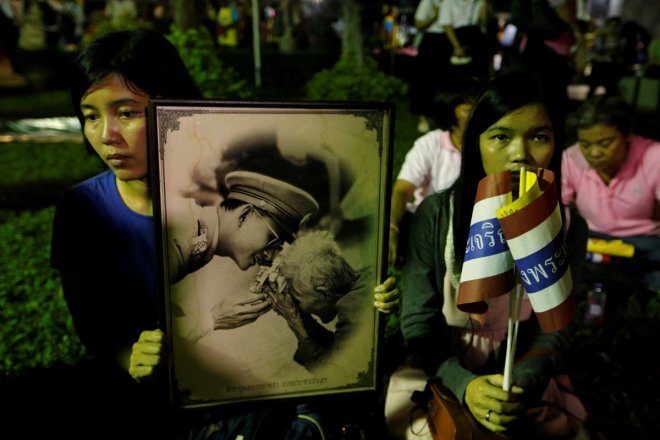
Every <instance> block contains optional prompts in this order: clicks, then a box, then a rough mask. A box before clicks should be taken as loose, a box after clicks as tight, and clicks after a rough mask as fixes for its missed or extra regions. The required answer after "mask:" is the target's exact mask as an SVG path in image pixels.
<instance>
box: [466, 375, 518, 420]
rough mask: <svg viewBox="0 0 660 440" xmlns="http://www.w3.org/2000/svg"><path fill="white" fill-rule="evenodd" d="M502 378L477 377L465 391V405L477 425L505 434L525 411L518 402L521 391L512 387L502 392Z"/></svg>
mask: <svg viewBox="0 0 660 440" xmlns="http://www.w3.org/2000/svg"><path fill="white" fill-rule="evenodd" d="M503 382H504V376H502V375H501V374H492V375H487V376H479V377H477V378H476V379H473V380H472V381H470V383H468V386H467V388H466V389H465V404H466V405H467V407H468V408H469V409H470V412H471V413H472V415H473V416H474V417H475V419H477V421H478V422H479V423H481V424H482V425H484V426H485V427H486V428H488V429H489V430H491V431H493V432H500V433H502V432H506V431H507V430H508V429H509V428H510V426H511V424H512V423H514V422H515V421H516V420H517V419H518V418H519V417H520V416H521V415H522V414H523V411H524V410H525V408H524V405H523V404H522V403H521V402H520V398H521V396H522V393H523V389H522V388H520V387H519V386H516V385H514V386H513V387H511V391H504V390H503V389H502V384H503Z"/></svg>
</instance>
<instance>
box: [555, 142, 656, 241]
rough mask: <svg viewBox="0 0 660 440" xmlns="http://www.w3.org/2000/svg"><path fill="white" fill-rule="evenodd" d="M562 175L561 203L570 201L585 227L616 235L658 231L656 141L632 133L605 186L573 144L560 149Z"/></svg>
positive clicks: (578, 148)
mask: <svg viewBox="0 0 660 440" xmlns="http://www.w3.org/2000/svg"><path fill="white" fill-rule="evenodd" d="M561 178H562V201H563V202H564V204H566V205H568V204H569V203H571V202H574V203H575V206H576V207H577V209H578V210H579V211H580V214H582V216H583V217H584V218H585V220H586V221H587V224H588V225H589V229H590V230H592V231H596V232H601V233H604V234H608V235H612V236H615V237H630V236H633V235H660V218H659V214H658V213H659V212H660V142H657V141H654V140H651V139H646V138H643V137H641V136H632V138H631V140H630V149H629V151H628V155H627V157H626V160H625V162H624V163H623V165H622V166H621V168H620V169H619V171H618V172H617V173H616V175H615V176H614V178H613V179H612V181H611V182H610V184H609V185H607V184H605V182H603V180H602V179H601V178H600V176H598V174H597V173H596V171H595V170H594V169H592V168H591V167H590V166H589V164H588V163H587V161H586V159H585V158H584V156H583V155H582V152H581V151H580V147H579V145H577V144H576V145H573V146H571V147H569V148H568V149H567V150H566V151H564V153H563V158H562V177H561Z"/></svg>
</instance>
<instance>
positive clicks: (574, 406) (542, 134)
mask: <svg viewBox="0 0 660 440" xmlns="http://www.w3.org/2000/svg"><path fill="white" fill-rule="evenodd" d="M553 98H554V97H552V96H548V95H547V94H546V91H545V90H544V89H543V87H542V86H541V85H540V83H539V82H538V81H537V80H536V79H535V78H534V77H532V76H531V75H530V74H527V73H523V72H515V73H509V74H504V75H501V76H499V77H496V78H494V79H493V80H491V81H490V82H489V83H488V85H487V86H486V87H485V88H484V90H482V92H481V93H480V95H479V96H478V97H477V99H476V101H475V103H474V105H473V108H472V111H471V113H470V117H469V119H468V122H467V125H466V128H465V133H464V137H463V148H462V156H463V157H462V169H461V175H460V177H459V179H458V181H457V182H456V184H455V185H454V186H453V187H452V188H451V189H449V190H447V191H444V192H440V193H437V194H434V195H431V196H429V197H428V198H426V199H425V200H424V201H423V202H422V204H421V205H420V206H419V208H418V210H417V211H416V213H415V216H414V218H413V222H412V226H411V235H410V243H409V245H408V249H409V251H408V258H407V265H406V267H405V271H404V277H403V278H404V286H403V294H402V295H401V300H402V305H401V329H402V333H403V336H404V339H405V342H406V346H407V348H408V349H409V354H410V357H409V359H408V361H407V362H406V364H405V365H403V366H402V367H401V368H400V369H399V370H397V371H396V372H395V373H394V374H393V375H392V378H391V380H390V383H389V389H388V393H387V399H386V402H385V417H386V422H387V424H388V427H389V428H390V431H391V433H392V434H393V436H394V437H395V438H415V435H414V434H411V431H415V429H414V427H413V429H412V430H411V429H410V428H411V427H410V426H409V422H410V421H411V420H413V424H414V418H415V417H411V413H410V411H411V410H412V409H413V406H414V403H412V402H410V397H411V394H412V392H413V391H414V390H420V391H421V390H423V389H424V386H425V384H426V382H427V380H428V379H429V378H434V379H436V380H439V381H440V382H441V383H442V384H443V385H444V386H445V387H446V388H448V389H449V390H450V391H451V393H452V394H453V395H454V396H455V397H456V398H457V399H458V401H459V402H461V403H462V405H463V406H464V408H466V409H467V410H468V411H469V413H471V415H472V416H473V417H474V418H475V419H476V420H477V422H478V423H480V424H481V425H482V426H483V428H484V429H487V430H490V431H492V432H496V433H501V434H505V435H509V436H514V437H518V436H520V438H548V437H552V438H573V437H575V436H577V435H579V433H580V432H581V431H583V430H584V428H583V421H584V420H585V419H586V411H585V410H584V407H583V406H582V404H581V403H580V400H579V399H578V398H577V397H575V396H574V395H571V394H568V393H565V392H562V391H561V390H560V387H559V386H558V383H557V382H556V380H555V376H557V375H559V374H560V373H561V371H562V370H561V350H562V347H563V345H564V343H565V339H566V334H567V332H568V331H569V330H568V328H567V327H566V325H565V324H566V323H567V322H568V321H570V318H571V316H565V315H566V314H567V313H568V314H569V315H570V313H571V312H572V311H573V307H572V305H573V303H572V300H573V298H572V295H571V292H570V290H571V276H572V280H573V283H572V285H577V277H578V273H579V266H580V264H581V262H582V261H583V259H584V254H585V249H586V239H587V230H586V225H585V222H584V220H583V219H582V218H581V217H579V216H577V215H576V214H575V213H574V212H569V211H565V210H564V209H563V207H562V206H561V205H560V204H559V202H558V201H557V199H556V196H555V197H553V198H551V199H552V201H553V203H554V205H553V206H555V208H556V209H555V210H554V213H555V214H554V220H553V221H554V224H555V225H557V224H558V225H559V226H556V227H555V232H556V234H555V236H553V237H555V238H554V239H552V240H548V242H547V243H545V244H547V246H541V247H543V249H548V248H550V247H551V245H553V246H554V245H557V246H558V248H559V249H561V250H562V251H563V253H562V252H560V253H557V254H555V253H552V254H550V256H551V257H552V256H554V255H559V254H562V255H566V256H567V258H564V259H562V261H559V260H558V263H560V264H563V265H564V267H563V269H561V270H558V271H557V275H556V278H555V279H553V282H552V283H550V284H551V285H550V288H556V290H557V291H559V295H558V296H557V298H556V299H554V300H553V301H554V303H553V302H552V301H551V306H549V307H550V308H549V309H548V307H546V309H544V310H542V311H539V310H537V309H536V306H535V305H534V302H530V300H529V299H528V298H527V296H528V295H525V297H524V298H523V300H522V303H521V304H520V305H519V306H518V307H517V309H518V310H519V314H520V316H519V322H520V323H519V325H516V329H517V330H516V333H517V338H516V339H514V341H517V343H515V342H514V346H515V347H517V348H515V353H516V355H517V360H516V362H515V365H514V366H513V368H512V370H511V372H510V375H511V384H507V383H506V382H507V380H506V378H505V374H504V373H505V371H504V364H505V358H506V357H507V356H508V355H507V351H509V350H507V346H508V345H509V344H508V343H507V333H510V331H509V330H508V329H509V317H510V315H511V314H510V312H509V309H510V296H511V295H513V292H515V290H516V288H515V287H514V281H516V284H518V285H520V284H521V281H520V277H519V275H520V273H521V271H522V268H523V266H522V265H521V266H520V270H516V268H515V267H514V265H513V264H514V263H513V260H514V259H515V263H516V265H518V263H519V260H518V256H516V255H515V253H514V252H513V251H514V249H515V247H516V246H513V245H512V243H510V242H507V239H508V238H509V237H508V236H507V237H505V235H506V233H507V231H506V230H505V231H504V233H503V232H502V228H500V225H499V224H498V221H497V218H496V217H499V215H497V216H496V212H495V209H492V214H491V215H489V216H488V219H487V220H484V221H483V222H481V223H479V225H483V224H487V225H488V227H489V228H493V230H492V233H490V235H488V236H489V237H493V240H492V243H494V241H495V239H497V240H500V241H501V243H502V246H501V248H502V249H503V252H502V255H505V256H506V258H504V259H505V260H506V259H508V261H509V263H507V264H508V265H507V264H504V263H500V260H502V258H499V257H498V256H497V255H485V254H486V253H488V252H489V251H488V250H484V251H483V252H482V253H483V254H484V255H480V256H479V257H480V258H481V257H483V259H482V260H479V258H477V259H476V260H477V261H476V266H478V267H480V268H481V269H485V270H483V272H484V275H483V276H481V278H480V279H479V280H478V281H479V282H481V284H482V288H483V286H486V289H485V291H483V292H478V295H482V296H481V298H480V300H481V302H480V304H481V305H482V306H483V307H482V308H481V309H480V308H479V307H477V308H474V309H470V308H465V307H461V306H462V304H461V295H463V294H464V292H463V290H464V287H465V286H463V285H462V283H461V282H462V281H464V279H465V278H468V276H467V275H466V274H465V272H463V271H464V270H465V267H464V266H468V264H467V260H468V259H469V258H471V257H470V252H471V249H470V246H471V245H472V244H473V243H472V241H471V242H469V241H468V240H469V239H470V240H473V241H474V239H475V236H474V232H473V231H474V229H471V227H472V226H474V225H475V224H476V223H475V217H474V216H473V210H474V211H477V209H476V205H475V199H477V200H479V199H480V197H482V196H483V194H482V193H483V191H482V186H481V185H480V183H481V182H482V181H484V182H486V183H493V182H495V181H500V180H501V181H502V182H504V184H505V186H507V185H508V191H507V192H509V193H511V194H512V195H511V196H509V199H508V200H507V202H506V203H510V202H511V198H515V197H516V195H517V194H518V191H517V190H518V186H519V183H520V180H521V177H520V176H521V171H523V170H526V171H529V172H531V173H527V174H523V178H522V179H523V180H524V176H532V177H531V178H533V177H534V176H535V174H532V173H537V171H538V170H541V171H538V174H539V182H538V185H539V186H540V187H541V188H542V189H541V190H540V191H539V190H538V188H539V186H537V187H536V190H537V193H538V194H543V193H544V192H547V193H548V194H550V193H552V194H554V191H555V188H554V187H553V186H552V184H554V185H556V187H557V188H560V182H561V179H560V161H561V152H562V145H563V142H562V141H563V140H562V134H563V116H562V114H561V113H560V112H558V111H557V110H558V109H557V107H556V106H555V105H554V103H553ZM479 163H481V164H482V166H475V164H479ZM548 171H550V172H551V173H548ZM544 173H545V174H544ZM548 175H550V176H551V177H552V178H554V182H552V183H550V184H546V183H544V182H545V179H544V176H548ZM489 181H490V182H489ZM526 188H529V185H527V186H526ZM512 190H513V191H512ZM551 190H552V191H551ZM522 192H524V189H523V191H522ZM539 198H542V197H539ZM479 201H480V200H479ZM521 202H522V200H521ZM516 203H518V202H515V203H514V204H513V205H507V207H508V206H514V205H515V204H516ZM525 203H527V202H525ZM501 206H502V205H500V206H499V207H501ZM473 208H474V209H473ZM521 210H522V209H521ZM548 212H553V210H552V209H550V210H549V211H548ZM525 217H529V216H525ZM550 217H551V216H550V215H548V216H547V218H543V219H540V220H539V222H540V223H542V226H545V224H547V223H552V222H551V221H550ZM546 220H547V221H546ZM502 222H504V220H502ZM521 223H522V222H521ZM562 224H563V226H562ZM480 227H481V226H480ZM564 236H565V241H564V240H563V238H564ZM466 243H467V244H468V249H467V251H466ZM507 244H508V246H507ZM479 246H482V247H483V248H484V249H485V248H486V247H487V246H486V245H484V242H480V243H478V246H477V247H479ZM493 247H497V246H493ZM472 250H474V249H472ZM512 253H513V258H511V257H512V256H511V254H512ZM488 257H490V258H488ZM523 260H524V259H523ZM523 260H520V263H521V264H527V262H526V260H525V261H523ZM563 260H565V261H563ZM547 262H548V260H546V261H545V263H546V264H547ZM464 263H466V264H465V265H464ZM569 263H570V268H569V267H568V266H569ZM542 264H543V262H541V265H542ZM470 265H472V266H474V265H475V262H474V261H471V262H470ZM500 265H503V267H504V268H503V269H502V271H499V266H500ZM539 269H542V267H539ZM462 272H463V276H462ZM551 272H552V271H547V272H545V273H546V274H548V275H550V276H551V277H552V276H555V275H552V274H551ZM530 273H532V272H530ZM539 273H540V272H539ZM472 275H473V274H472ZM522 275H523V277H522V278H524V281H527V278H532V277H527V276H526V273H522ZM500 276H501V277H502V278H504V279H505V281H506V282H505V283H504V284H503V285H506V286H507V288H506V291H505V292H491V291H494V290H495V289H496V287H497V285H498V283H497V282H496V278H498V277H500ZM472 279H474V278H472ZM553 283H554V284H553ZM500 287H501V286H500ZM524 287H525V290H527V291H528V294H529V295H531V290H532V289H529V287H530V286H528V285H527V284H525V285H524ZM489 290H491V291H489ZM459 291H460V294H459ZM544 292H545V291H544ZM472 293H474V292H472ZM537 293H539V292H537ZM478 295H477V296H478ZM553 298H554V297H553ZM533 309H534V310H533ZM553 309H556V310H557V311H558V312H559V313H560V314H563V315H564V316H559V317H558V318H557V319H556V320H555V321H554V322H556V323H559V325H558V326H555V328H552V327H550V326H541V325H539V322H540V319H537V314H538V315H539V316H540V315H541V314H542V313H543V314H547V313H550V314H551V313H552V312H553ZM466 310H467V312H466ZM534 311H536V314H535V313H533V312H534ZM540 312H541V313H540ZM477 313H478V314H477ZM562 326H563V328H561V329H559V330H557V328H556V327H562ZM547 402H552V405H558V406H559V408H561V409H553V408H554V406H550V405H548V404H547ZM417 414H419V413H417ZM421 417H422V418H423V414H422V415H421ZM417 421H418V422H422V423H420V426H421V424H423V422H424V420H420V418H418V420H417Z"/></svg>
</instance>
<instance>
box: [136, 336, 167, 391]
mask: <svg viewBox="0 0 660 440" xmlns="http://www.w3.org/2000/svg"><path fill="white" fill-rule="evenodd" d="M163 337H164V333H163V332H162V330H159V329H156V330H145V331H143V332H142V333H140V338H139V339H138V341H137V342H136V343H135V344H133V347H132V348H131V356H130V360H129V366H128V373H129V374H130V375H131V376H132V377H133V379H135V380H136V381H137V382H145V381H149V380H153V379H154V378H155V377H156V374H157V372H158V367H160V366H161V365H162V364H163V363H164V362H165V345H164V343H163Z"/></svg>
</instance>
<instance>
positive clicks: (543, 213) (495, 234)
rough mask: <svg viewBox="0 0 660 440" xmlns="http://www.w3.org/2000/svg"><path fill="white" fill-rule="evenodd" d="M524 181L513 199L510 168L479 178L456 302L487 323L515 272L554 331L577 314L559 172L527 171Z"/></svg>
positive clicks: (546, 327)
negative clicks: (494, 303)
mask: <svg viewBox="0 0 660 440" xmlns="http://www.w3.org/2000/svg"><path fill="white" fill-rule="evenodd" d="M520 180H521V182H524V183H523V185H524V188H523V190H522V191H521V195H520V197H519V198H518V199H517V200H516V201H514V202H512V194H511V173H510V172H509V171H506V172H504V173H500V174H495V175H490V176H486V177H485V178H483V179H482V180H481V181H480V182H479V186H478V188H477V195H476V198H475V206H474V209H473V211H472V219H471V220H470V232H469V236H468V242H467V247H466V252H465V258H464V262H463V268H462V271H461V282H460V285H459V291H458V301H457V306H458V308H459V309H460V310H462V311H464V312H467V313H470V314H472V315H473V316H474V317H475V318H476V319H478V320H479V321H481V322H482V324H483V322H484V321H485V313H486V311H487V310H488V303H487V300H488V299H491V298H495V297H497V296H500V295H504V294H507V293H509V292H510V291H511V290H512V289H513V287H514V283H515V273H514V270H515V271H517V273H518V275H519V276H520V280H521V282H522V284H523V286H524V288H525V291H526V292H527V296H528V298H529V300H530V303H531V305H532V308H533V309H534V312H535V313H536V316H537V318H538V321H539V324H540V325H541V328H542V329H543V331H546V332H554V331H557V330H559V329H561V328H563V327H564V326H566V325H567V324H568V323H569V322H570V321H571V319H573V316H574V314H575V301H574V298H573V296H572V295H571V290H572V286H573V282H572V278H571V271H570V267H569V258H568V255H567V251H566V244H565V242H564V231H563V224H562V219H561V212H560V205H559V201H558V198H557V189H556V187H555V184H554V173H553V172H551V171H549V170H545V169H539V170H537V172H536V174H535V173H531V172H524V174H522V175H521V179H520ZM514 263H515V265H514ZM514 266H515V267H514Z"/></svg>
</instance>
